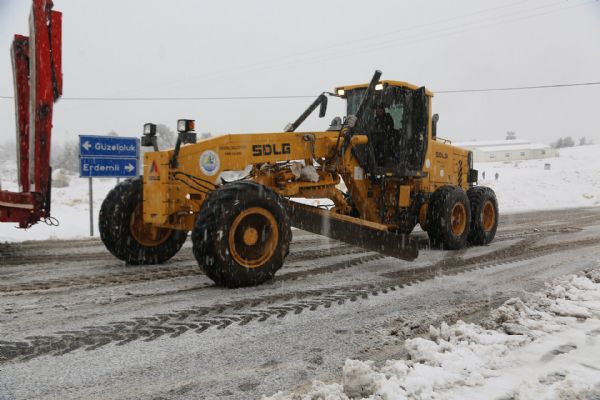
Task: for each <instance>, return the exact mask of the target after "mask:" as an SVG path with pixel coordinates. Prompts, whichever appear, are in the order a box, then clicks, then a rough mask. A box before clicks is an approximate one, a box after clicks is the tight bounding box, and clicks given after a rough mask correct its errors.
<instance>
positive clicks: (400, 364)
mask: <svg viewBox="0 0 600 400" xmlns="http://www.w3.org/2000/svg"><path fill="white" fill-rule="evenodd" d="M487 325H489V326H488V328H487V329H486V328H484V327H482V326H480V325H477V324H472V323H465V322H462V321H459V322H457V323H456V324H454V325H452V326H448V325H447V324H445V323H442V325H441V326H440V327H437V328H434V327H431V328H430V332H429V335H428V337H425V338H414V339H409V340H406V342H405V348H406V351H407V353H408V357H407V359H401V360H388V361H386V362H385V363H384V364H383V365H381V366H376V365H375V364H374V363H373V362H371V361H358V360H346V363H345V365H344V366H343V378H342V382H341V383H323V382H318V381H316V382H314V383H313V387H312V389H311V390H310V391H309V393H306V394H284V393H283V392H278V393H277V394H275V395H273V396H271V397H263V399H264V400H267V399H268V400H311V399H322V400H348V399H370V400H375V399H381V400H401V399H415V400H416V399H430V400H433V399H457V400H459V399H460V400H468V399H520V400H525V399H531V400H534V399H535V400H538V399H592V398H593V399H597V398H599V397H598V396H600V270H595V271H591V272H588V273H587V274H585V275H583V274H582V275H579V276H575V275H573V276H568V277H564V278H561V279H557V280H556V281H554V282H553V283H552V284H550V285H547V287H546V289H545V290H543V291H541V292H538V293H535V294H533V295H530V296H529V298H526V299H524V300H522V299H517V298H514V299H510V300H508V301H507V302H505V303H504V304H503V305H502V306H501V307H500V308H498V309H496V310H494V311H493V312H492V314H491V318H490V320H489V321H488V322H487Z"/></svg>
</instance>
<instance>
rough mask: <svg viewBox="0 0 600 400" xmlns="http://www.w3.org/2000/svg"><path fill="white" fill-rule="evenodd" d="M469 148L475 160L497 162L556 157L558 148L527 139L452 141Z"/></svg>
mask: <svg viewBox="0 0 600 400" xmlns="http://www.w3.org/2000/svg"><path fill="white" fill-rule="evenodd" d="M454 144H455V145H456V146H459V147H462V148H465V149H468V150H471V151H472V152H473V161H475V162H498V161H515V160H533V159H540V158H552V157H558V155H559V154H558V150H557V149H553V148H551V147H550V146H548V145H547V144H541V143H531V142H530V141H528V140H520V139H514V140H490V141H474V142H462V143H454Z"/></svg>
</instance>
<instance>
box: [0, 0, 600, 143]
mask: <svg viewBox="0 0 600 400" xmlns="http://www.w3.org/2000/svg"><path fill="white" fill-rule="evenodd" d="M30 7H31V3H30V1H27V0H0V77H2V79H1V80H0V96H6V95H8V96H12V94H13V87H12V85H13V84H12V73H11V65H10V55H9V47H10V43H11V41H12V34H14V33H21V34H27V32H28V15H29V10H30ZM55 9H56V10H59V11H62V12H63V13H64V14H63V75H64V94H63V96H64V97H65V99H63V100H61V101H59V102H58V103H57V104H56V106H55V117H54V131H53V135H54V136H53V138H54V140H55V141H64V140H66V139H75V138H76V137H77V135H79V134H105V133H107V132H109V131H111V130H115V131H117V132H118V133H119V134H120V135H122V136H128V135H130V136H139V135H140V134H141V130H142V125H143V124H144V123H145V122H155V123H164V124H167V125H169V126H171V127H172V128H174V127H175V122H176V120H177V119H178V118H191V119H196V120H197V130H198V131H199V132H206V131H210V132H212V133H213V134H219V133H237V132H274V131H280V130H281V129H282V128H283V127H284V125H285V124H286V123H287V122H289V121H292V120H294V119H295V118H296V117H297V116H298V115H299V114H300V113H301V112H302V111H303V110H304V108H306V106H307V105H308V104H310V102H311V99H306V98H305V99H285V100H282V99H280V100H228V101H226V100H219V101H170V102H165V101H163V102H142V101H136V102H132V101H129V102H125V101H111V102H99V101H69V100H67V98H68V97H178V96H180V97H190V96H195V97H198V96H201V97H211V96H268V95H315V96H316V95H318V94H319V93H320V92H322V91H325V90H332V89H333V88H334V87H335V86H338V85H343V84H353V83H362V82H366V81H368V80H369V79H370V77H371V75H372V73H373V71H374V70H375V69H381V70H382V71H383V79H393V80H402V81H408V82H411V83H414V84H417V85H424V86H426V87H427V88H429V89H430V90H432V91H433V92H436V91H438V90H453V89H471V88H495V87H513V86H531V85H545V84H554V83H576V82H598V81H600V2H599V1H598V0H560V1H552V0H548V1H541V0H529V1H527V0H522V1H514V0H513V1H511V0H506V1H485V2H482V1H475V0H464V1H452V2H450V1H446V0H438V1H434V0H429V1H420V2H414V1H411V2H409V1H349V0H336V1H324V0H304V1H296V2H291V1H280V0H253V1H227V0H221V1H215V0H213V1H197V0H179V1H170V2H169V1H158V0H102V1H82V0H55ZM599 99H600V86H587V87H573V88H562V89H544V90H531V91H515V92H488V93H465V94H438V95H436V96H435V97H434V99H433V101H434V103H433V107H434V112H437V113H439V114H440V123H439V135H440V136H442V137H447V138H449V139H452V140H456V141H460V140H475V139H477V140H486V139H501V138H504V136H505V133H506V131H508V130H513V131H516V132H517V136H518V137H519V138H522V139H531V140H534V141H538V142H545V143H549V142H550V141H553V140H555V139H556V138H558V137H560V136H567V135H570V136H573V137H575V138H579V137H581V136H587V137H589V138H593V139H594V140H595V141H596V142H597V143H598V142H600V128H599V127H598V122H597V115H598V108H599V104H600V101H599ZM336 102H337V103H336ZM331 103H332V104H331V106H330V110H329V112H328V115H327V117H326V118H325V119H324V120H318V119H316V118H315V119H311V120H310V121H308V122H309V123H308V124H307V125H306V130H312V129H315V130H316V129H324V128H326V127H327V125H328V124H329V121H330V119H331V118H333V117H334V116H335V115H336V114H342V113H343V109H342V107H341V104H340V100H337V99H336V100H334V101H332V102H331ZM301 130H304V129H301ZM14 132H15V128H14V103H13V101H12V100H3V99H0V141H5V140H12V139H13V138H14V135H15V133H14Z"/></svg>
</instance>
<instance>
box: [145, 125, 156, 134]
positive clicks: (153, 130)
mask: <svg viewBox="0 0 600 400" xmlns="http://www.w3.org/2000/svg"><path fill="white" fill-rule="evenodd" d="M144 135H146V136H156V125H155V124H150V123H148V124H144Z"/></svg>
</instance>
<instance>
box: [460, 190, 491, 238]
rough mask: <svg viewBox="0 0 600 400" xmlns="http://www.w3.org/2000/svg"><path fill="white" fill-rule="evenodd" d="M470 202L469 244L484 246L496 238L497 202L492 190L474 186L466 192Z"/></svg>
mask: <svg viewBox="0 0 600 400" xmlns="http://www.w3.org/2000/svg"><path fill="white" fill-rule="evenodd" d="M467 195H468V196H469V201H470V202H471V216H472V219H471V231H470V233H469V243H471V244H474V245H484V244H488V243H489V242H491V241H492V240H493V239H494V237H495V236H496V229H497V228H498V200H496V194H495V193H494V191H493V190H492V189H490V188H489V187H485V186H475V187H472V188H471V189H469V191H468V192H467Z"/></svg>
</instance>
